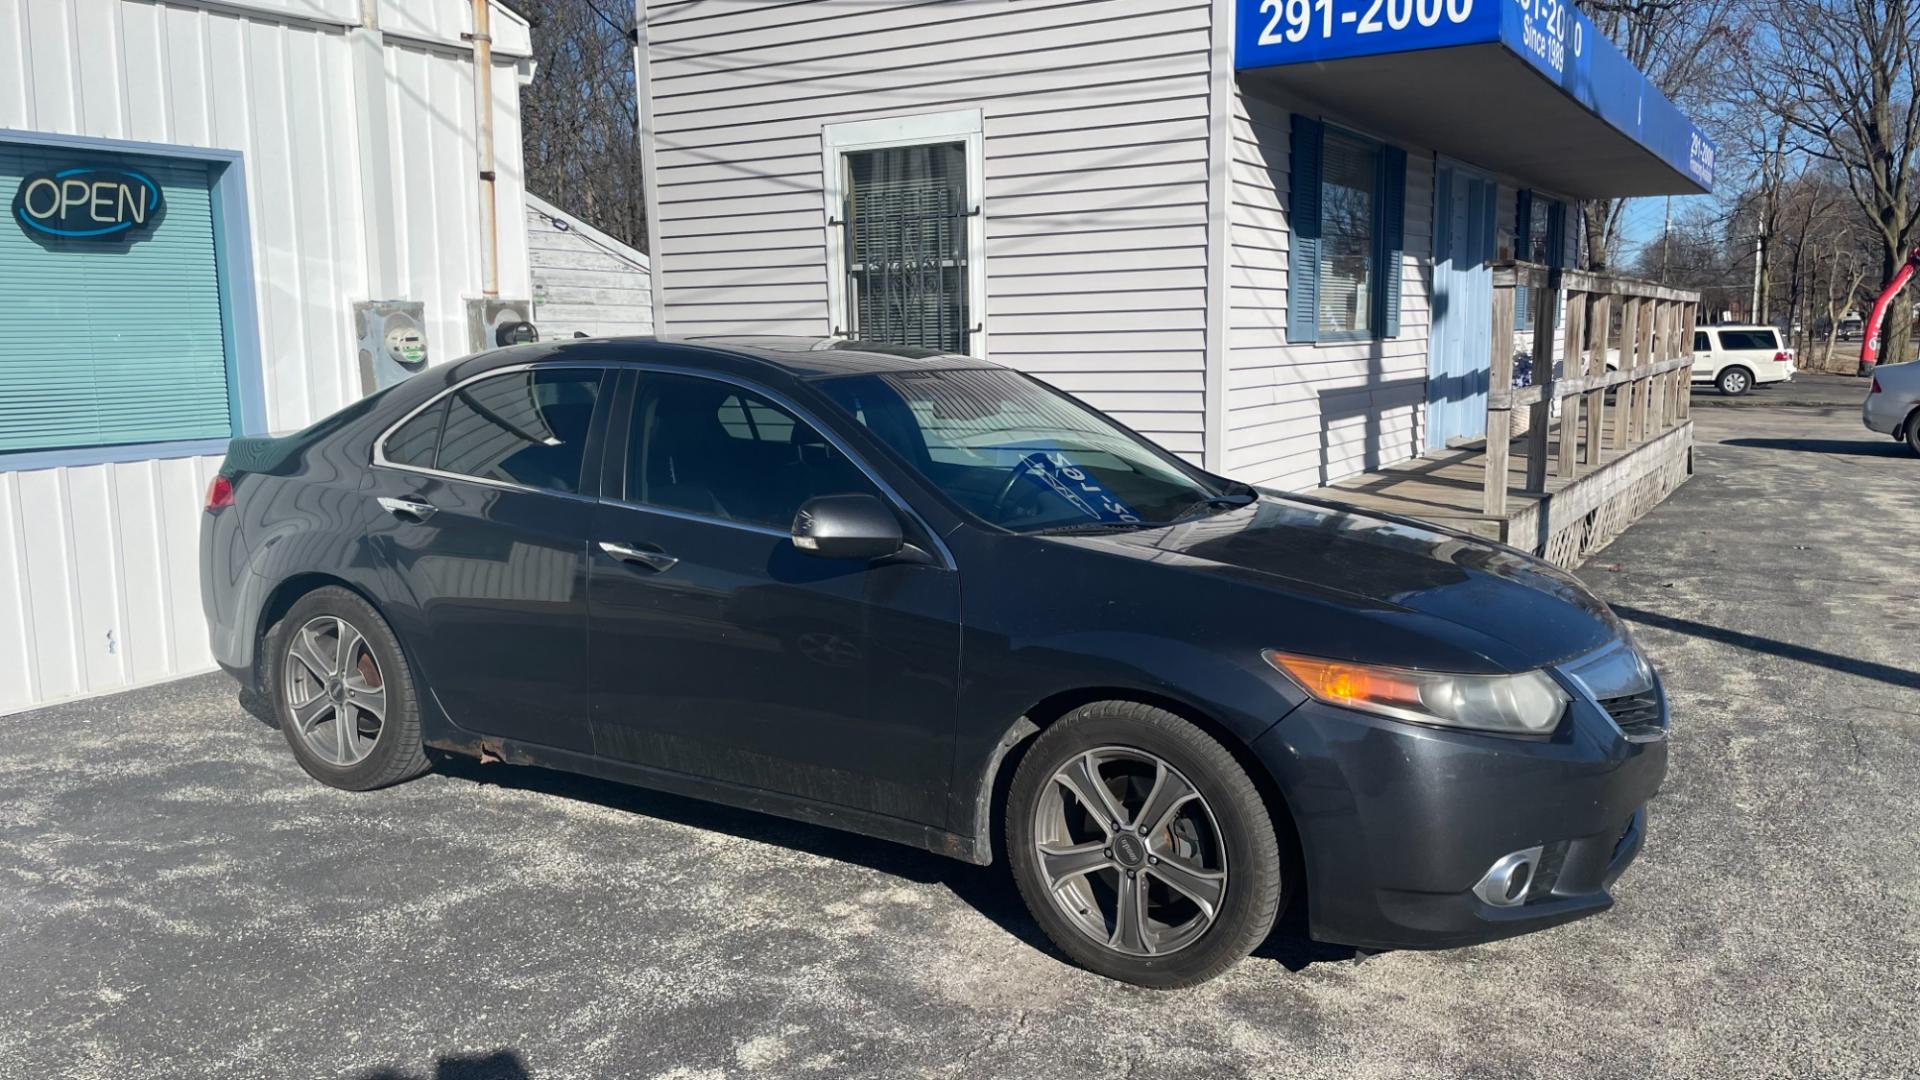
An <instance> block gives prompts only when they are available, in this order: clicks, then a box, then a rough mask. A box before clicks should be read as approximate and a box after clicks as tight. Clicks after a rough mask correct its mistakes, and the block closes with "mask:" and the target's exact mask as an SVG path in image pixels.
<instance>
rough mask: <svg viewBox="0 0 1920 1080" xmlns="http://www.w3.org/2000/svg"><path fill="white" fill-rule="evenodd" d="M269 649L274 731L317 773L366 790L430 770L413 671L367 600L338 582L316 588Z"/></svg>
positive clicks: (280, 626) (271, 637)
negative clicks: (277, 725)
mask: <svg viewBox="0 0 1920 1080" xmlns="http://www.w3.org/2000/svg"><path fill="white" fill-rule="evenodd" d="M266 647H267V650H268V652H267V660H268V662H269V664H270V665H271V667H270V668H269V671H270V673H271V682H270V687H271V691H272V695H273V702H274V710H275V714H276V715H277V716H278V717H279V720H280V731H281V733H282V734H284V735H285V736H286V737H287V744H288V745H289V746H291V747H292V748H293V756H294V758H295V759H297V760H298V761H299V762H300V766H301V767H302V768H304V769H306V770H307V772H308V774H309V775H311V776H312V777H313V778H314V779H316V780H318V781H320V782H321V783H323V784H327V785H329V786H332V787H337V788H343V789H345V790H348V791H367V790H370V789H372V788H378V787H385V786H387V785H388V784H397V783H399V782H400V781H402V780H407V779H411V778H412V777H415V776H418V775H420V774H421V773H423V772H425V771H427V758H426V755H425V753H424V752H423V751H422V749H421V741H420V706H419V699H418V697H417V696H416V694H415V693H414V686H413V675H412V672H411V671H409V670H408V668H407V661H406V657H405V656H404V655H402V653H401V651H400V642H399V640H398V639H397V638H395V637H394V635H393V630H392V628H391V627H389V626H388V625H387V622H386V620H385V619H382V618H381V617H380V613H379V612H377V611H375V610H374V609H373V605H372V604H369V603H367V601H366V600H364V599H362V598H361V597H360V596H359V595H358V594H356V593H354V592H352V591H350V590H348V589H343V588H340V587H338V586H328V587H326V588H322V589H316V590H314V591H313V592H310V593H308V594H307V595H305V596H303V597H301V598H300V599H299V600H298V601H296V602H295V603H294V605H293V607H292V609H291V610H289V611H288V612H287V614H286V616H285V617H284V618H282V619H281V620H280V621H279V622H278V623H277V624H275V625H274V627H273V628H272V629H271V630H270V631H269V632H268V634H267V645H266Z"/></svg>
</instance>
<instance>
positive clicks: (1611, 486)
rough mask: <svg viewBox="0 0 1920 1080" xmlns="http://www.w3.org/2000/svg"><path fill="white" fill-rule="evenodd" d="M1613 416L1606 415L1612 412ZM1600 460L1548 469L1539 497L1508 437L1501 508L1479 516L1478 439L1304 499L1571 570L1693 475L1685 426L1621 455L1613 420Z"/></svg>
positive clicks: (1522, 452) (1516, 444) (1519, 444)
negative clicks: (1415, 523) (1463, 535)
mask: <svg viewBox="0 0 1920 1080" xmlns="http://www.w3.org/2000/svg"><path fill="white" fill-rule="evenodd" d="M1614 411H1615V410H1613V409H1608V410H1606V412H1607V414H1608V415H1609V416H1611V415H1612V414H1613V413H1614ZM1606 434H1607V437H1605V438H1603V439H1602V440H1601V444H1602V447H1603V449H1602V451H1601V455H1600V460H1599V462H1598V463H1588V462H1582V463H1581V465H1580V470H1579V475H1578V476H1577V477H1576V478H1573V479H1568V478H1567V477H1565V476H1562V475H1558V474H1555V473H1553V472H1552V471H1551V470H1550V471H1549V474H1548V476H1547V479H1546V484H1545V493H1544V494H1540V493H1529V492H1528V491H1527V490H1526V486H1527V460H1526V451H1527V436H1526V435H1524V434H1522V435H1520V436H1517V437H1515V438H1514V439H1513V440H1511V442H1510V444H1509V454H1508V457H1507V511H1506V513H1505V514H1504V515H1500V516H1495V515H1489V514H1487V513H1485V512H1484V502H1485V499H1484V493H1485V491H1486V482H1487V452H1486V443H1485V441H1484V440H1482V441H1479V442H1475V443H1472V444H1469V445H1466V446H1462V447H1458V448H1450V449H1446V450H1435V451H1431V452H1429V453H1426V454H1423V455H1421V456H1420V457H1417V458H1414V459H1412V460H1410V461H1404V462H1401V463H1399V464H1397V465H1390V466H1387V467H1385V468H1382V469H1376V470H1373V471H1370V472H1366V473H1362V474H1360V475H1359V476H1354V477H1350V478H1348V479H1346V480H1342V481H1340V482H1338V483H1335V484H1332V485H1330V486H1328V487H1323V488H1318V489H1315V490H1314V491H1313V492H1312V494H1313V495H1316V496H1319V497H1321V498H1326V499H1333V500H1337V501H1339V502H1344V503H1347V504H1349V505H1352V506H1354V507H1357V508H1359V509H1363V510H1379V511H1382V512H1386V513H1392V514H1400V515H1403V516H1405V517H1411V518H1419V519H1421V520H1423V521H1431V522H1434V523H1435V524H1438V525H1446V526H1448V527H1451V528H1455V529H1460V530H1462V531H1464V532H1470V533H1473V534H1475V535H1478V536H1484V537H1486V538H1487V539H1489V540H1498V541H1501V542H1502V543H1507V544H1512V545H1513V546H1515V547H1518V548H1522V549H1525V550H1529V551H1532V552H1533V553H1534V554H1536V555H1542V556H1545V557H1547V558H1549V559H1552V560H1553V561H1554V562H1557V563H1559V564H1561V565H1562V566H1567V567H1569V568H1571V567H1573V566H1577V565H1579V564H1580V563H1581V562H1582V561H1584V560H1585V559H1586V558H1587V557H1588V556H1590V555H1591V554H1593V552H1595V551H1597V550H1599V549H1600V548H1601V547H1604V546H1605V545H1606V543H1607V542H1609V541H1611V540H1612V539H1613V538H1614V537H1616V536H1618V535H1619V534H1620V532H1621V531H1622V530H1624V529H1625V528H1626V527H1627V526H1628V525H1630V524H1632V523H1633V522H1634V521H1635V520H1637V519H1638V518H1639V517H1640V516H1641V515H1642V514H1644V513H1646V512H1647V511H1648V510H1649V509H1652V508H1653V506H1655V505H1656V504H1658V503H1659V502H1660V501H1661V500H1662V499H1665V498H1666V497H1667V496H1668V495H1669V494H1671V493H1672V492H1673V489H1674V488H1676V487H1678V486H1679V485H1680V484H1681V483H1683V482H1685V480H1686V478H1687V477H1688V476H1689V475H1691V474H1692V471H1693V453H1692V452H1693V423H1692V421H1691V420H1688V421H1684V422H1682V423H1680V424H1679V425H1677V426H1675V427H1674V428H1672V429H1671V430H1669V431H1666V432H1663V433H1661V434H1660V435H1658V436H1656V437H1654V438H1653V439H1651V440H1649V441H1647V442H1644V443H1641V444H1638V445H1636V446H1633V447H1632V448H1630V449H1627V450H1616V449H1613V443H1614V440H1613V439H1612V437H1611V424H1610V423H1609V429H1608V432H1607V433H1606ZM1559 444H1560V425H1559V424H1558V423H1557V422H1556V423H1555V424H1554V425H1553V429H1552V431H1551V432H1550V433H1549V437H1548V447H1547V460H1548V461H1549V462H1553V461H1557V460H1558V459H1559V453H1560V445H1559Z"/></svg>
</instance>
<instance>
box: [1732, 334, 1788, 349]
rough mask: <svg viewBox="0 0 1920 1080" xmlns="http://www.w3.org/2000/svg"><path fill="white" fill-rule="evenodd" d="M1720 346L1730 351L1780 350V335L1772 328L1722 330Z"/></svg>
mask: <svg viewBox="0 0 1920 1080" xmlns="http://www.w3.org/2000/svg"><path fill="white" fill-rule="evenodd" d="M1720 347H1721V348H1723V349H1725V350H1727V351H1728V352H1778V351H1779V349H1780V336H1779V335H1778V334H1775V333H1774V332H1773V331H1771V330H1722V331H1720Z"/></svg>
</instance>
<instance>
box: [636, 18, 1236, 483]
mask: <svg viewBox="0 0 1920 1080" xmlns="http://www.w3.org/2000/svg"><path fill="white" fill-rule="evenodd" d="M1213 8H1214V5H1213V4H1212V2H1211V0H1024V2H1021V3H1017V4H1010V3H1007V2H1006V0H943V2H939V3H912V2H907V0H898V2H875V0H816V2H811V3H765V2H755V0H743V2H739V3H732V4H728V5H725V6H722V7H716V6H715V5H713V4H711V3H707V2H702V0H694V2H677V0H667V2H658V3H651V4H649V5H648V8H647V19H648V39H649V66H650V81H651V92H652V109H653V122H654V127H655V151H656V155H657V161H656V168H657V177H658V184H659V187H658V195H659V212H658V221H657V223H656V228H655V230H654V233H653V236H654V241H653V247H654V252H653V255H654V273H655V286H656V287H657V288H659V289H660V290H661V297H662V302H661V310H662V314H663V320H664V325H663V327H662V330H663V332H666V333H671V334H702V333H720V332H750V333H779V334H809V335H814V334H826V333H829V332H830V331H831V329H832V327H833V325H834V321H833V317H832V313H830V311H829V305H828V286H827V274H828V273H829V272H830V268H829V267H828V265H827V246H826V231H825V230H826V222H827V214H826V208H825V203H824V198H825V196H824V194H823V183H824V176H823V164H822V144H821V127H822V125H824V124H834V123H843V122H847V121H855V120H868V119H876V118H881V117H894V116H909V115H915V114H921V113H933V112H944V111H950V110H956V109H979V110H981V112H982V113H983V115H984V121H983V123H984V143H985V155H984V156H985V169H986V179H985V192H984V196H985V218H986V221H985V228H986V277H987V301H986V313H985V318H986V324H987V328H988V332H989V343H988V348H989V353H990V356H991V358H992V359H994V360H996V361H998V362H1001V363H1005V364H1009V365H1011V366H1014V367H1018V368H1021V369H1023V370H1026V371H1030V372H1033V373H1035V374H1037V375H1040V376H1042V377H1044V378H1046V379H1047V380H1049V381H1051V382H1053V383H1054V384H1055V385H1057V386H1060V387H1062V388H1063V389H1066V390H1069V391H1073V392H1075V393H1078V394H1080V395H1082V396H1083V397H1085V398H1086V399H1087V400H1089V401H1091V402H1092V403H1094V404H1095V405H1097V406H1099V407H1101V408H1103V409H1107V410H1109V411H1111V412H1113V413H1114V414H1115V415H1117V416H1118V417H1120V418H1121V419H1122V420H1123V421H1125V422H1127V423H1129V424H1131V425H1133V426H1135V427H1137V428H1139V429H1140V430H1142V431H1144V432H1146V433H1148V434H1149V435H1151V436H1153V437H1154V438H1156V439H1157V440H1159V441H1161V442H1162V443H1163V444H1164V445H1166V446H1168V447H1169V448H1171V449H1173V450H1176V451H1178V452H1181V453H1183V454H1186V455H1188V456H1190V457H1193V458H1194V459H1196V460H1198V458H1199V456H1200V454H1201V451H1202V440H1203V428H1204V422H1205V421H1204V417H1205V409H1204V402H1203V399H1204V391H1205V358H1206V311H1207V293H1206V288H1207V280H1206V255H1207V247H1206V244H1207V225H1206V220H1207V218H1206V215H1207V154H1208V146H1207V136H1208V120H1207V118H1208V89H1209V50H1210V49H1211V48H1213V46H1214V44H1215V38H1214V34H1215V28H1214V27H1213V26H1212V25H1211V17H1212V12H1213ZM1218 31H1219V33H1220V34H1221V35H1222V36H1223V37H1224V35H1225V33H1226V28H1225V27H1224V26H1223V27H1220V28H1218ZM1221 47H1222V49H1223V50H1224V48H1225V42H1224V40H1223V41H1222V42H1221ZM1221 55H1222V56H1224V55H1225V53H1224V51H1223V52H1222V54H1221ZM976 317H977V316H976Z"/></svg>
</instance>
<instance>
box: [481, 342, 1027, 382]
mask: <svg viewBox="0 0 1920 1080" xmlns="http://www.w3.org/2000/svg"><path fill="white" fill-rule="evenodd" d="M662 351H670V352H674V353H679V354H680V356H681V358H682V359H685V358H686V354H687V353H688V352H700V353H705V354H707V355H708V356H709V357H711V358H712V359H713V360H715V361H716V364H715V366H716V367H719V368H733V369H734V370H736V371H737V370H739V369H740V368H750V367H752V366H756V365H759V366H766V367H772V368H776V369H778V370H779V371H780V372H782V373H784V374H786V375H788V376H791V377H793V378H798V379H821V378H831V377H833V376H836V375H868V374H874V373H878V372H888V371H944V370H953V369H964V368H998V367H999V366H1000V365H998V364H992V363H988V362H987V361H985V360H981V359H979V358H977V357H972V356H959V355H956V354H954V353H945V352H940V351H939V350H937V349H921V348H914V347H912V346H905V345H888V344H884V343H881V342H873V341H855V340H850V339H847V338H833V337H803V336H785V335H775V334H753V335H745V334H743V335H725V336H713V337H609V338H572V339H561V340H558V341H553V342H541V343H538V344H533V345H521V346H516V347H514V348H509V349H502V350H498V351H497V352H494V353H490V354H487V355H488V356H489V357H495V358H498V362H510V361H512V360H518V361H520V362H523V363H524V362H532V363H540V362H545V361H574V362H578V361H609V360H615V361H617V360H645V359H648V356H647V355H646V354H647V353H649V352H653V353H656V354H657V353H658V352H662ZM728 360H731V361H734V363H733V364H729V363H727V362H726V361H728ZM742 362H744V363H742ZM489 366H492V365H491V364H489Z"/></svg>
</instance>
